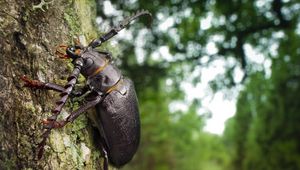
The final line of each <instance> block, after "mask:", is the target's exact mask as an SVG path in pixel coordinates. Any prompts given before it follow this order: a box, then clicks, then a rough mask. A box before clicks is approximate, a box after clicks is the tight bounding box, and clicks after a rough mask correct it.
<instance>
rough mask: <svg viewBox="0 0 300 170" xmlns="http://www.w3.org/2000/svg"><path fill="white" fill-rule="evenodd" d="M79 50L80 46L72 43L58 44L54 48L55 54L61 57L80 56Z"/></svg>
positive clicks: (74, 57)
mask: <svg viewBox="0 0 300 170" xmlns="http://www.w3.org/2000/svg"><path fill="white" fill-rule="evenodd" d="M81 51H82V47H81V46H78V45H74V46H66V45H60V46H59V47H58V48H57V49H56V52H55V54H56V55H58V57H59V58H62V59H69V58H71V59H76V58H79V57H80V56H81Z"/></svg>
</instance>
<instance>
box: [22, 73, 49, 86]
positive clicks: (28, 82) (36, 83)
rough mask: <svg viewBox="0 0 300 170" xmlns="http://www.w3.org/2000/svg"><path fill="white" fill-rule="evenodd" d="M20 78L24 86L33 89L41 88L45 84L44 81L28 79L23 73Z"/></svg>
mask: <svg viewBox="0 0 300 170" xmlns="http://www.w3.org/2000/svg"><path fill="white" fill-rule="evenodd" d="M21 80H22V81H23V82H24V87H30V88H34V89H42V88H44V86H45V83H43V82H41V81H39V80H32V79H29V78H28V77H27V76H25V75H23V76H22V77H21Z"/></svg>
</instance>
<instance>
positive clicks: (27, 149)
mask: <svg viewBox="0 0 300 170" xmlns="http://www.w3.org/2000/svg"><path fill="white" fill-rule="evenodd" d="M40 2H41V1H40V0H34V1H31V0H24V1H20V0H1V1H0V6H1V9H0V52H1V54H0V66H1V67H0V109H1V110H0V169H1V170H2V169H4V170H5V169H55V170H59V169H64V170H65V169H102V162H103V159H102V157H101V154H100V153H99V152H98V149H97V148H96V146H95V143H96V142H95V141H94V137H93V133H92V131H93V128H92V126H91V125H90V122H89V120H88V119H87V118H86V116H80V117H79V118H78V119H77V120H75V121H74V122H73V123H72V124H69V125H67V126H66V127H64V128H62V129H58V130H56V129H55V130H52V133H51V135H50V138H49V139H48V140H47V144H46V147H45V152H44V155H43V158H42V159H41V160H37V158H36V154H37V144H38V143H39V142H40V141H41V139H42V138H41V134H42V132H43V129H42V124H41V120H42V119H44V118H47V117H48V116H50V115H51V109H53V107H54V106H55V105H54V103H55V101H57V100H58V99H59V95H58V94H57V93H55V92H50V91H41V90H33V89H28V88H23V87H22V86H23V83H22V82H21V81H20V77H21V76H22V75H27V76H28V77H30V78H32V79H38V80H41V81H46V82H55V83H57V84H61V85H64V84H65V83H66V78H67V77H68V75H69V74H70V73H71V67H70V66H71V64H70V61H63V60H62V59H59V58H58V57H56V56H55V50H56V47H57V45H59V44H62V43H64V44H72V38H73V36H74V35H82V34H83V35H85V36H86V37H87V38H92V37H94V38H96V32H95V30H97V29H95V24H94V22H93V21H92V20H93V19H94V18H95V13H96V9H95V6H96V4H95V2H94V1H93V0H76V1H75V0H63V1H58V0H52V2H50V3H48V4H46V5H44V6H43V8H39V6H34V5H37V4H39V3H40ZM47 2H49V0H48V1H47ZM68 105H69V106H71V104H70V103H69V104H68ZM67 108H68V107H66V108H65V109H64V110H63V113H62V114H63V115H64V116H66V115H67V114H68V113H70V110H69V109H67ZM69 108H70V107H69Z"/></svg>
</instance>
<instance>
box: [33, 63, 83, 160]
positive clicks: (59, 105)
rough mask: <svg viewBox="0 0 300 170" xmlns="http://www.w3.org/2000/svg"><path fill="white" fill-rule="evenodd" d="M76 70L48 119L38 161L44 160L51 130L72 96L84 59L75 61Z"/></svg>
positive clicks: (69, 78)
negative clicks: (43, 156)
mask: <svg viewBox="0 0 300 170" xmlns="http://www.w3.org/2000/svg"><path fill="white" fill-rule="evenodd" d="M74 62H75V63H74V65H75V66H74V70H73V72H72V74H71V75H70V76H69V77H68V79H67V80H68V83H67V84H66V85H65V86H64V88H65V90H64V91H63V92H62V93H61V94H60V97H61V99H60V100H59V101H57V102H56V107H55V109H53V110H52V113H53V115H52V116H50V117H49V118H47V120H46V121H49V122H50V123H49V124H48V125H47V126H46V127H45V128H46V129H47V130H46V131H45V132H44V133H43V135H42V137H43V140H42V141H41V143H39V146H38V159H41V158H42V155H43V152H44V146H45V144H46V140H47V138H48V137H49V135H50V132H51V130H52V129H53V128H54V123H55V121H56V120H57V117H58V115H59V114H60V112H61V110H62V108H63V106H64V105H65V103H66V102H67V99H68V97H69V95H70V94H71V92H72V90H73V88H74V86H75V84H76V81H77V79H78V76H79V74H80V70H81V68H82V66H83V60H82V58H78V59H76V60H75V61H74Z"/></svg>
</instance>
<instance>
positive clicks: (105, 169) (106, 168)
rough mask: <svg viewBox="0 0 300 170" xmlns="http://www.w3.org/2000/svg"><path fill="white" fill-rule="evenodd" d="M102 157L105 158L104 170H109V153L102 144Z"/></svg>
mask: <svg viewBox="0 0 300 170" xmlns="http://www.w3.org/2000/svg"><path fill="white" fill-rule="evenodd" d="M101 155H103V157H104V162H103V169H104V170H108V156H107V151H106V150H105V148H104V147H103V145H102V144H101Z"/></svg>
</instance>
